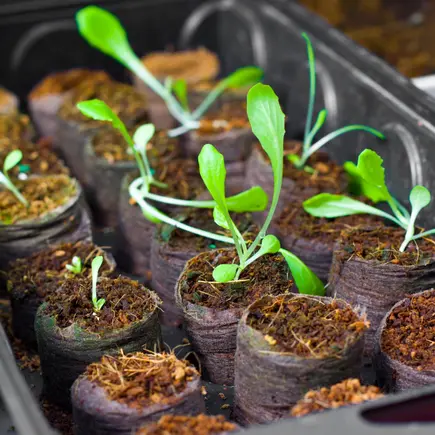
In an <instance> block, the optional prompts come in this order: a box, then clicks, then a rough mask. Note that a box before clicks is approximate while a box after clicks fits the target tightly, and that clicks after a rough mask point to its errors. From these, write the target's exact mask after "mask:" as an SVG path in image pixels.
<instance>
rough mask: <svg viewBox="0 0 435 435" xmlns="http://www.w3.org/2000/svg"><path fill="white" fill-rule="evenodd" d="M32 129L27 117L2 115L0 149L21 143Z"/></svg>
mask: <svg viewBox="0 0 435 435" xmlns="http://www.w3.org/2000/svg"><path fill="white" fill-rule="evenodd" d="M31 129H32V124H31V122H30V118H29V117H28V116H27V115H22V114H16V115H0V149H3V148H4V147H5V146H8V144H10V143H11V142H12V143H14V142H17V141H18V142H19V141H21V140H22V139H23V138H24V137H25V136H26V134H27V133H29V131H31Z"/></svg>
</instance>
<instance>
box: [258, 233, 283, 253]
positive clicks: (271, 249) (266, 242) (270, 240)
mask: <svg viewBox="0 0 435 435" xmlns="http://www.w3.org/2000/svg"><path fill="white" fill-rule="evenodd" d="M280 249H281V243H280V241H279V240H278V239H277V238H276V237H275V236H274V235H272V234H268V235H267V236H265V237H264V238H263V240H262V241H261V246H260V249H259V252H261V255H265V254H276V253H277V252H278V251H279V250H280Z"/></svg>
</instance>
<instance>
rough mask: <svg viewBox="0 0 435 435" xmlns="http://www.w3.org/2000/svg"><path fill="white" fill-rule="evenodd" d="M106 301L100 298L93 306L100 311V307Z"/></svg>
mask: <svg viewBox="0 0 435 435" xmlns="http://www.w3.org/2000/svg"><path fill="white" fill-rule="evenodd" d="M105 303H106V299H104V298H101V299H98V300H97V303H96V305H95V308H96V309H97V311H100V310H101V308H103V305H104V304H105Z"/></svg>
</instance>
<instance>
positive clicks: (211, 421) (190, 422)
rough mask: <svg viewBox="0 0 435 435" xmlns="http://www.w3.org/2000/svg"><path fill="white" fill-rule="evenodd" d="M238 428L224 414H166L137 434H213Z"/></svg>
mask: <svg viewBox="0 0 435 435" xmlns="http://www.w3.org/2000/svg"><path fill="white" fill-rule="evenodd" d="M236 430H237V426H236V425H235V424H234V423H230V422H229V421H226V420H225V417H224V416H223V415H217V416H210V415H204V414H200V415H197V416H195V417H191V416H185V415H164V416H163V417H161V418H160V420H159V421H158V422H156V423H152V424H150V425H148V426H145V427H143V428H142V429H139V430H138V431H137V432H136V435H169V434H170V435H212V434H221V433H223V432H233V431H236Z"/></svg>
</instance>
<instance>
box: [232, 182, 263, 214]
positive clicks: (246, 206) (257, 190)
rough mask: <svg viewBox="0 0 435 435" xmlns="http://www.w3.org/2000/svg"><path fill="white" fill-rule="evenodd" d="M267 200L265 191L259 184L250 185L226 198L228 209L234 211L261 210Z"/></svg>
mask: <svg viewBox="0 0 435 435" xmlns="http://www.w3.org/2000/svg"><path fill="white" fill-rule="evenodd" d="M268 201H269V198H268V197H267V194H266V192H265V191H264V190H263V189H262V188H261V187H260V186H254V187H251V188H250V189H248V190H245V191H243V192H241V193H239V194H237V195H234V196H231V197H230V198H227V199H226V203H227V207H228V210H230V211H234V212H236V213H245V212H254V211H263V210H265V209H266V207H267V203H268Z"/></svg>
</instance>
